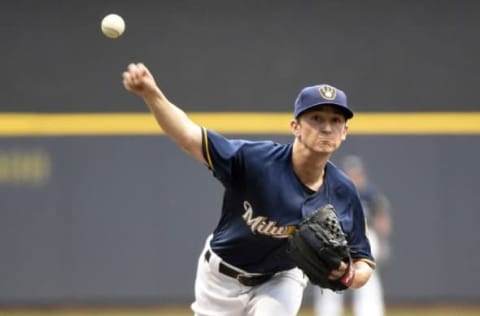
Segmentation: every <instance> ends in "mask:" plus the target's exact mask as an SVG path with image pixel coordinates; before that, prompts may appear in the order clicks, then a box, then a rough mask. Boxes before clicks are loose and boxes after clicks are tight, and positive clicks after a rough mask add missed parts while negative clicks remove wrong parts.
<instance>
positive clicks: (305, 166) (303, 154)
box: [292, 140, 330, 191]
mask: <svg viewBox="0 0 480 316" xmlns="http://www.w3.org/2000/svg"><path fill="white" fill-rule="evenodd" d="M329 157H330V155H329V154H322V153H316V152H313V151H311V150H310V149H308V148H306V147H305V146H304V145H303V144H302V143H301V142H299V141H298V140H295V142H294V143H293V149H292V164H293V170H294V172H295V174H296V175H297V177H298V178H299V179H300V181H302V183H303V184H304V185H306V186H307V187H309V188H311V189H312V190H315V191H316V190H318V189H319V188H320V187H321V186H322V184H323V175H324V172H325V166H326V165H327V161H328V159H329Z"/></svg>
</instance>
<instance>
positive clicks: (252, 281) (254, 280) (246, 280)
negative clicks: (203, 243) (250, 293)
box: [205, 250, 273, 286]
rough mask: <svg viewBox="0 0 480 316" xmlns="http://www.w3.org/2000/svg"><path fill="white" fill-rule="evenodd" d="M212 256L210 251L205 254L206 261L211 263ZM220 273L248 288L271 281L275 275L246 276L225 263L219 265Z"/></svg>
mask: <svg viewBox="0 0 480 316" xmlns="http://www.w3.org/2000/svg"><path fill="white" fill-rule="evenodd" d="M211 256H212V253H211V252H210V250H207V251H206V252H205V260H206V261H207V262H209V261H210V257H211ZM218 271H219V272H220V273H222V274H225V275H227V276H229V277H231V278H234V279H236V280H237V281H238V282H240V283H241V284H243V285H246V286H256V285H260V284H262V283H265V282H267V281H268V280H270V278H271V277H272V276H273V274H260V275H248V274H244V273H243V272H240V271H237V270H235V269H234V268H231V267H229V266H228V265H226V264H225V263H223V262H220V264H219V265H218Z"/></svg>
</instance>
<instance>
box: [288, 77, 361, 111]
mask: <svg viewBox="0 0 480 316" xmlns="http://www.w3.org/2000/svg"><path fill="white" fill-rule="evenodd" d="M320 105H332V106H334V107H336V108H338V109H339V110H340V111H341V112H342V113H343V115H344V116H345V119H350V118H352V117H353V111H352V110H350V108H349V107H348V106H347V96H346V95H345V92H343V91H342V90H340V89H337V88H335V87H332V86H330V85H328V84H320V85H315V86H311V87H305V88H303V89H302V91H300V93H299V94H298V96H297V99H296V100H295V111H294V115H295V118H297V117H298V116H299V115H300V114H302V113H303V112H305V111H306V110H310V109H312V108H314V107H316V106H320Z"/></svg>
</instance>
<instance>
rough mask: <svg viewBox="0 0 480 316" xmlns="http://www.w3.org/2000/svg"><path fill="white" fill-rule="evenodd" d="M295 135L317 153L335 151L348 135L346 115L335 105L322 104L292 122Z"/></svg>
mask: <svg viewBox="0 0 480 316" xmlns="http://www.w3.org/2000/svg"><path fill="white" fill-rule="evenodd" d="M292 129H293V133H294V135H295V136H296V137H297V138H298V140H299V141H300V142H301V143H302V144H303V145H304V146H305V147H306V148H308V149H310V150H311V151H313V152H316V153H327V154H330V153H332V152H334V151H335V150H336V149H337V148H338V147H340V144H341V143H342V142H343V141H344V140H345V139H346V137H347V130H348V127H347V125H346V120H345V117H344V116H343V115H342V114H341V113H340V112H338V111H337V110H336V109H335V108H334V107H331V106H322V107H320V108H318V109H314V110H311V111H308V112H306V113H303V114H302V115H301V116H300V117H299V118H298V119H297V120H295V121H294V122H292Z"/></svg>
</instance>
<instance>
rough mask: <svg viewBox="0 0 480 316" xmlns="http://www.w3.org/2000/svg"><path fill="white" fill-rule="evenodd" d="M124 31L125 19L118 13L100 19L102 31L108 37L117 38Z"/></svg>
mask: <svg viewBox="0 0 480 316" xmlns="http://www.w3.org/2000/svg"><path fill="white" fill-rule="evenodd" d="M124 31H125V21H124V20H123V18H122V17H121V16H120V15H118V14H114V13H112V14H109V15H107V16H105V17H104V18H103V20H102V32H103V34H105V36H107V37H109V38H117V37H119V36H120V35H122V34H123V32H124Z"/></svg>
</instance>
